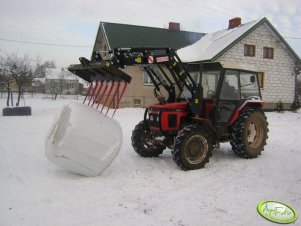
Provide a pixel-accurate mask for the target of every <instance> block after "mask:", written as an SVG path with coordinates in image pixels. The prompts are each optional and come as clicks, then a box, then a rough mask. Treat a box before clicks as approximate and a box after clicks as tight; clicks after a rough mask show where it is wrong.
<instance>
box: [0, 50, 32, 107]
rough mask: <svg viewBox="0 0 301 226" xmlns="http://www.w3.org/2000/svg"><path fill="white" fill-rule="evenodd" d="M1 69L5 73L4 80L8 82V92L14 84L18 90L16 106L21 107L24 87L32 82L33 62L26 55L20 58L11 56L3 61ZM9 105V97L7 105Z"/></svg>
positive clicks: (15, 55)
mask: <svg viewBox="0 0 301 226" xmlns="http://www.w3.org/2000/svg"><path fill="white" fill-rule="evenodd" d="M1 68H2V70H3V71H4V75H5V76H4V80H5V81H6V84H7V90H8V92H9V91H10V89H11V84H12V83H14V84H15V85H16V86H17V88H18V100H17V103H16V106H19V104H20V99H21V95H22V92H23V88H24V86H25V85H26V84H30V83H31V82H32V78H33V73H32V68H31V61H30V59H29V57H28V56H26V55H25V56H23V57H18V55H17V54H11V55H7V56H6V58H4V59H3V60H2V62H1ZM8 104H9V97H8V103H7V105H8ZM8 106H9V105H8Z"/></svg>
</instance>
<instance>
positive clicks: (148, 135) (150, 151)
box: [132, 120, 166, 157]
mask: <svg viewBox="0 0 301 226" xmlns="http://www.w3.org/2000/svg"><path fill="white" fill-rule="evenodd" d="M132 146H133V148H134V150H135V152H137V154H139V155H140V156H142V157H158V156H159V155H160V154H162V152H163V150H164V149H165V148H166V146H164V145H163V144H160V143H158V142H157V141H156V140H155V136H154V135H153V134H152V132H151V131H150V129H149V123H148V120H146V122H144V121H141V122H139V123H138V124H137V125H136V127H135V129H134V130H133V132H132Z"/></svg>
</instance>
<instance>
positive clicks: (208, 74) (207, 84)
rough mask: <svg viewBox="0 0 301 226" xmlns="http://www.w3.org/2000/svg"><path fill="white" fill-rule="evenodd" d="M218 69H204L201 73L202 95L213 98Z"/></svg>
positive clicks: (218, 73) (218, 75)
mask: <svg viewBox="0 0 301 226" xmlns="http://www.w3.org/2000/svg"><path fill="white" fill-rule="evenodd" d="M219 77H220V71H219V70H217V71H204V72H203V73H202V86H203V97H204V98H208V99H210V98H213V97H215V94H216V89H217V85H218V80H219Z"/></svg>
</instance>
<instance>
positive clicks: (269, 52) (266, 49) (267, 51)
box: [263, 47, 274, 59]
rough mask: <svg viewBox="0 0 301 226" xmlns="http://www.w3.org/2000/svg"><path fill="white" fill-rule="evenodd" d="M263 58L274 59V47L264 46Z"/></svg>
mask: <svg viewBox="0 0 301 226" xmlns="http://www.w3.org/2000/svg"><path fill="white" fill-rule="evenodd" d="M263 58H265V59H274V49H273V48H269V47H263Z"/></svg>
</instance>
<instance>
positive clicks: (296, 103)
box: [291, 100, 301, 112]
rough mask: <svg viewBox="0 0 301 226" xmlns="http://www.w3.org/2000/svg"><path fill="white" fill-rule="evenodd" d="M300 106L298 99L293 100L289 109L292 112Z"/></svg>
mask: <svg viewBox="0 0 301 226" xmlns="http://www.w3.org/2000/svg"><path fill="white" fill-rule="evenodd" d="M300 108H301V104H300V101H299V100H294V101H293V103H292V104H291V110H292V111H293V112H297V111H298V110H299V109H300Z"/></svg>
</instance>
